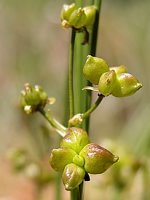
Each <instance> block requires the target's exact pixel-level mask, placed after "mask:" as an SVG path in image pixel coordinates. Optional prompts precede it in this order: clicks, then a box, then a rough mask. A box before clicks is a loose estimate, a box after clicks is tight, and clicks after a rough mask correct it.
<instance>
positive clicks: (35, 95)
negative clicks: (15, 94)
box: [20, 83, 54, 114]
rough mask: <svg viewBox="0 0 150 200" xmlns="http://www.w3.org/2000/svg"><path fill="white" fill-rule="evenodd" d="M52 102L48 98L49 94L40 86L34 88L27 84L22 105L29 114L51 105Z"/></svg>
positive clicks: (22, 96)
mask: <svg viewBox="0 0 150 200" xmlns="http://www.w3.org/2000/svg"><path fill="white" fill-rule="evenodd" d="M51 100H52V99H49V98H48V96H47V93H46V92H45V91H44V90H43V88H42V87H40V86H39V85H35V86H32V85H30V84H29V83H26V84H25V87H24V90H22V91H21V99H20V103H21V106H22V107H23V109H24V111H25V112H26V113H27V114H30V113H33V112H35V111H38V110H39V109H40V108H44V107H45V106H46V104H47V103H50V104H51V103H52V102H51ZM53 100H54V99H53Z"/></svg>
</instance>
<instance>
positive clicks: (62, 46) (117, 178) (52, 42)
mask: <svg viewBox="0 0 150 200" xmlns="http://www.w3.org/2000/svg"><path fill="white" fill-rule="evenodd" d="M71 2H72V1H64V0H62V1H59V0H55V1H52V0H44V1H43V0H26V1H21V0H0V200H5V199H6V200H20V199H21V200H30V199H31V200H33V199H35V200H37V199H38V197H37V195H38V194H37V193H38V187H37V184H35V180H34V181H33V180H32V178H31V177H30V178H29V174H30V173H24V172H19V173H17V172H16V171H15V170H14V169H13V166H12V161H10V159H9V156H8V155H9V154H10V152H11V151H12V149H19V150H20V149H23V150H24V149H25V150H26V151H27V152H28V154H27V157H29V158H30V160H34V163H38V164H37V165H40V166H44V168H45V169H46V170H47V172H50V173H51V181H50V183H49V184H45V185H44V187H43V188H42V192H41V194H40V195H41V198H42V199H43V200H46V199H55V197H54V196H55V194H54V193H55V189H54V185H55V184H54V181H53V173H54V172H53V171H52V170H51V169H50V167H49V165H48V155H49V152H50V148H52V147H54V146H57V145H58V144H57V138H56V137H55V134H54V132H53V131H52V130H51V131H50V132H49V131H48V129H49V126H48V124H47V123H46V122H45V121H44V120H43V118H42V117H41V116H39V115H33V116H25V114H23V113H22V112H21V109H20V108H19V95H20V91H21V90H22V88H23V85H24V83H26V82H29V83H31V84H39V85H41V86H42V87H43V88H44V89H45V90H46V91H47V93H48V94H49V96H54V97H55V98H56V103H55V104H54V105H53V106H52V108H51V110H52V112H53V113H54V115H55V116H56V118H57V119H59V120H60V121H61V122H63V118H64V117H65V113H67V108H65V98H66V93H67V91H66V76H67V66H68V46H69V37H70V31H69V30H63V29H62V28H61V26H60V19H59V13H60V10H61V7H62V4H63V3H71ZM85 2H88V1H85ZM149 16H150V1H149V0H143V1H140V0H126V1H124V0H115V1H112V0H107V1H106V0H105V1H103V3H102V10H101V19H100V29H99V34H98V45H97V56H98V57H102V58H104V59H105V60H106V61H107V62H108V63H109V64H110V65H113V66H117V65H120V64H124V65H126V66H127V68H128V70H129V71H130V72H131V73H132V74H134V75H135V76H136V77H138V79H139V80H140V82H142V84H143V88H142V89H141V90H140V91H138V92H137V93H136V94H135V95H134V96H131V97H128V98H114V97H111V96H110V97H107V98H106V99H105V100H104V101H103V102H102V104H101V106H100V107H99V108H98V109H97V110H96V111H95V112H94V113H93V115H92V117H91V126H90V135H91V140H92V141H93V142H96V143H99V144H103V145H104V146H105V147H108V148H109V149H111V148H112V149H113V151H114V152H116V153H117V154H118V155H119V157H120V162H119V163H120V164H118V165H117V166H116V167H115V166H114V168H113V169H112V170H110V171H108V172H106V174H104V175H98V176H92V177H91V181H90V182H88V183H86V193H85V199H86V200H92V199H95V200H100V199H105V200H124V199H128V200H134V199H136V200H148V199H150V194H149V187H148V184H149V185H150V175H149V174H150V173H149V172H150V171H149V166H150V159H149V155H150V123H149V119H150V102H149V99H150V92H149V91H150V81H149V80H150V79H149V77H150V68H149V63H150V55H149V53H150V25H149ZM93 98H94V97H93ZM43 132H44V134H45V135H46V134H47V133H48V134H50V140H49V141H48V140H47V142H46V144H45V143H44V142H43V141H44V140H45V136H44V139H43V137H42V136H41V135H42V133H43ZM39 163H40V164H39ZM35 168H36V167H35ZM29 171H30V170H29ZM32 171H33V173H34V172H35V171H36V169H34V167H33V169H31V176H32ZM27 174H28V176H27ZM54 176H55V174H54ZM62 191H63V198H64V199H67V198H68V196H69V195H68V193H67V192H65V191H64V190H63V189H62Z"/></svg>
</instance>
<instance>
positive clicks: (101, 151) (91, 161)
mask: <svg viewBox="0 0 150 200" xmlns="http://www.w3.org/2000/svg"><path fill="white" fill-rule="evenodd" d="M79 155H80V156H82V157H83V158H84V160H85V164H84V169H85V171H86V172H87V173H90V174H101V173H103V172H105V171H106V170H107V169H108V168H109V167H110V166H111V165H112V164H114V163H115V162H117V161H118V157H117V156H114V155H113V154H112V153H111V152H110V151H108V150H107V149H105V148H103V147H101V146H99V145H97V144H93V143H91V144H88V145H86V146H85V147H84V148H83V149H82V150H81V152H80V154H79Z"/></svg>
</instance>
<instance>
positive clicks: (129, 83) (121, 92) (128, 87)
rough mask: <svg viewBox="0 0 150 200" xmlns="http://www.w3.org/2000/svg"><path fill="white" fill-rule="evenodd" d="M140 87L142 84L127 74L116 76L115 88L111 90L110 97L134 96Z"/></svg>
mask: <svg viewBox="0 0 150 200" xmlns="http://www.w3.org/2000/svg"><path fill="white" fill-rule="evenodd" d="M141 87H142V84H141V83H139V81H138V80H137V79H136V78H135V77H134V76H132V75H131V74H129V73H122V74H119V75H117V82H116V86H115V87H114V88H113V91H112V95H113V96H115V97H125V96H130V95H132V94H134V93H135V92H136V91H138V90H139V89H140V88H141Z"/></svg>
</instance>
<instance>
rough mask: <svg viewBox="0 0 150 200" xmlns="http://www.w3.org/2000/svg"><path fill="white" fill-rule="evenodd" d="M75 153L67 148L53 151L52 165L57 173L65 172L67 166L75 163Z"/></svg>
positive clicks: (51, 156) (50, 160)
mask: <svg viewBox="0 0 150 200" xmlns="http://www.w3.org/2000/svg"><path fill="white" fill-rule="evenodd" d="M75 155H77V154H76V152H75V151H73V150H72V149H67V148H59V149H53V150H52V152H51V155H50V159H49V162H50V165H51V167H52V168H53V169H54V170H56V171H63V170H64V168H65V166H66V165H67V164H69V163H72V162H73V158H74V156H75Z"/></svg>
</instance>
